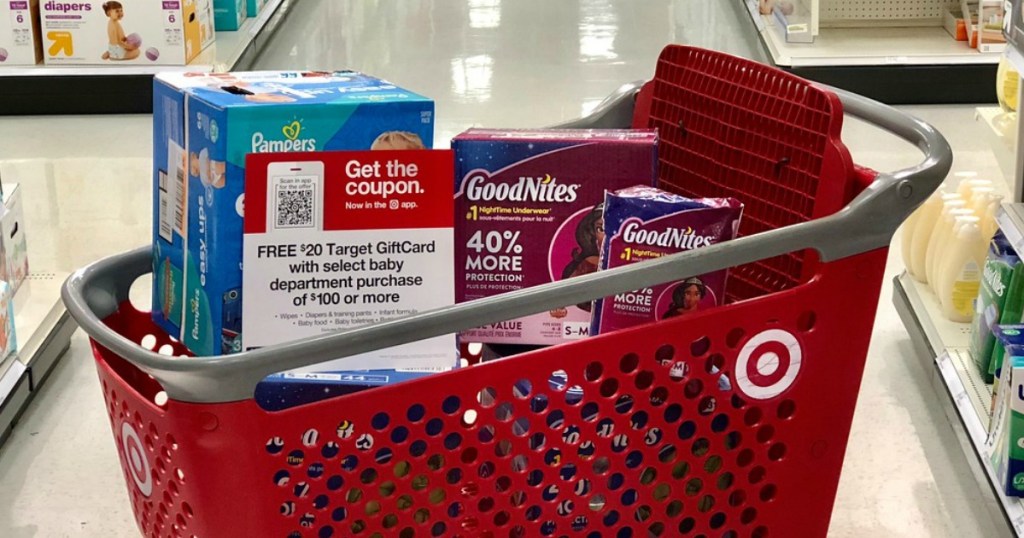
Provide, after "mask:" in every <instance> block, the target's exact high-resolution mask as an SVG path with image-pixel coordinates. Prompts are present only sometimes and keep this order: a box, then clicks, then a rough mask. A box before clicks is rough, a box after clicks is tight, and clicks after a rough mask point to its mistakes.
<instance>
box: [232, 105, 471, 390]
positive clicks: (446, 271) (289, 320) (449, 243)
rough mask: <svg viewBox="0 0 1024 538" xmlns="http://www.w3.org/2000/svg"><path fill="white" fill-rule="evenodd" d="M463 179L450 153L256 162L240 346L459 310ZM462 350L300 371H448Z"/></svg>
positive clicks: (445, 340) (250, 161)
mask: <svg viewBox="0 0 1024 538" xmlns="http://www.w3.org/2000/svg"><path fill="white" fill-rule="evenodd" d="M307 117H308V116H307ZM406 136H410V135H406ZM392 143H395V141H392ZM454 173H455V172H454V169H453V165H452V152H451V151H450V150H408V149H406V150H375V151H341V152H337V151H326V152H317V153H268V154H252V155H249V156H248V158H247V159H246V174H245V206H246V207H245V239H244V247H243V252H244V254H243V258H242V264H243V266H244V267H245V271H244V272H243V274H242V297H243V298H244V299H245V301H244V302H243V303H242V312H241V314H242V348H243V349H245V350H247V351H248V350H250V349H256V348H261V347H266V346H272V345H275V344H281V343H284V342H288V341H293V340H303V339H309V338H314V337H317V336H322V335H324V334H327V333H331V332H336V331H339V330H350V329H355V328H357V327H360V326H364V325H372V324H374V323H379V322H384V321H390V320H392V319H395V318H400V317H404V316H408V315H411V314H417V313H420V312H425V311H428V310H435V309H439V308H444V307H450V306H452V305H453V304H455V269H454V258H455V247H454V231H453V226H454V224H453V220H454V210H453V200H452V194H451V192H452V191H451V181H452V176H453V175H454ZM456 346H457V343H456V341H455V334H454V333H450V334H447V335H442V336H436V337H433V338H429V339H423V340H418V341H416V342H412V343H408V344H403V345H399V346H394V347H388V348H385V349H380V350H377V351H372V352H369V353H363V354H360V355H355V356H351V357H347V358H344V359H338V360H334V361H327V362H322V363H319V364H317V365H315V366H311V367H307V368H303V369H300V370H296V371H293V372H291V373H300V372H324V371H333V370H363V369H374V370H377V369H395V370H400V369H401V370H407V369H410V368H428V369H430V370H431V371H444V370H447V369H450V368H451V367H452V350H453V349H455V348H456Z"/></svg>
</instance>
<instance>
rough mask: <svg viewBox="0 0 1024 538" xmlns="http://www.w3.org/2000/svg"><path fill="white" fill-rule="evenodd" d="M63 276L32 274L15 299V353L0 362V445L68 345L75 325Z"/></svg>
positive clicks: (56, 274)
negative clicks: (63, 296)
mask: <svg viewBox="0 0 1024 538" xmlns="http://www.w3.org/2000/svg"><path fill="white" fill-rule="evenodd" d="M67 277H68V274H66V273H38V272H37V273H32V274H30V275H29V276H28V278H27V279H26V280H25V282H24V283H23V284H22V285H21V287H20V288H19V289H18V292H17V293H16V294H15V296H14V323H15V332H16V336H17V339H18V353H17V355H12V356H10V357H8V358H7V359H6V360H5V361H3V362H2V363H0V443H3V440H4V439H5V438H6V436H7V434H8V433H9V432H10V431H11V429H12V428H13V427H14V424H15V423H16V422H17V420H18V417H19V416H20V415H21V412H22V411H23V410H24V408H25V406H26V405H27V404H28V403H29V401H31V397H32V396H33V395H34V394H35V391H36V390H38V389H39V387H41V386H42V384H43V383H44V382H45V381H46V379H47V377H48V376H49V374H50V371H51V370H52V369H53V367H54V365H56V364H57V361H58V360H59V359H60V357H61V356H62V355H63V354H64V352H65V351H67V349H68V346H69V345H70V344H71V334H72V333H74V331H75V329H76V328H77V325H76V324H75V322H74V321H73V320H72V319H71V317H70V316H69V315H68V313H67V309H66V308H64V303H63V302H62V301H61V299H60V287H61V285H62V284H63V283H64V280H66V279H67Z"/></svg>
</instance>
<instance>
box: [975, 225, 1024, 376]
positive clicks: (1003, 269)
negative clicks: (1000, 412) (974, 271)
mask: <svg viewBox="0 0 1024 538" xmlns="http://www.w3.org/2000/svg"><path fill="white" fill-rule="evenodd" d="M977 301H978V302H977V306H976V308H975V309H974V310H975V312H974V319H973V320H972V321H971V339H970V347H969V350H970V353H971V357H972V358H973V359H974V362H975V364H976V365H977V366H978V371H979V372H981V374H982V377H983V378H984V379H985V382H986V383H991V382H992V381H993V377H994V375H993V374H994V371H993V370H990V366H991V363H992V355H993V353H994V349H995V346H996V337H995V334H994V329H995V327H996V325H999V324H1000V323H1012V322H1019V321H1020V318H1021V314H1022V312H1024V263H1021V260H1020V258H1019V257H1018V256H1017V253H1016V252H1014V251H1013V248H1012V247H1011V246H1010V243H1009V241H1007V240H1006V238H1005V237H1003V236H1002V234H998V235H996V237H994V238H993V239H992V241H991V243H990V244H989V250H988V258H987V259H986V260H985V268H984V271H983V273H982V279H981V292H980V293H979V295H978V299H977Z"/></svg>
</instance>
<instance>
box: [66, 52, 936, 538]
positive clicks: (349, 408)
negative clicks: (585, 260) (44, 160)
mask: <svg viewBox="0 0 1024 538" xmlns="http://www.w3.org/2000/svg"><path fill="white" fill-rule="evenodd" d="M843 108H845V111H846V112H847V113H850V114H852V115H855V116H859V117H860V118H862V119H865V120H867V121H870V122H872V123H874V124H876V125H878V126H880V127H882V128H884V129H887V130H889V131H891V132H893V133H895V134H897V135H899V136H901V137H903V138H905V139H907V140H909V141H911V142H913V143H915V144H917V146H918V147H919V148H920V149H921V150H922V151H923V152H924V153H925V154H926V158H925V160H924V162H923V163H922V164H920V165H918V166H916V167H914V168H911V169H908V170H903V171H900V172H897V173H894V174H879V175H877V177H875V175H874V174H870V175H869V174H868V172H867V171H865V170H861V169H857V168H855V167H854V166H853V164H852V161H851V160H850V157H849V154H848V153H847V152H846V151H845V149H844V148H843V146H842V144H841V143H840V142H839V133H840V130H841V125H842V119H843V112H842V109H843ZM634 110H636V112H635V113H634ZM634 116H636V117H634ZM630 123H634V124H639V125H647V126H655V127H658V128H659V130H660V132H661V136H662V145H661V148H660V154H661V156H660V159H661V183H662V185H663V186H664V187H666V188H669V189H673V190H675V191H677V192H681V193H684V194H691V195H700V196H734V197H736V198H739V199H740V200H742V201H743V202H744V203H745V204H746V213H745V217H744V228H743V230H742V237H740V238H739V239H736V240H734V241H731V242H727V243H723V244H719V245H714V246H711V247H709V248H705V249H701V250H699V251H691V252H687V253H682V254H677V255H672V256H666V257H664V258H661V259H658V260H654V261H649V262H645V263H640V264H636V265H632V266H628V267H623V268H619V269H615V270H610V271H605V272H598V273H594V274H591V275H586V276H582V277H578V278H575V279H570V280H566V281H562V282H558V283H554V284H550V285H545V286H539V287H536V288H530V289H526V290H522V291H519V292H514V293H509V294H506V295H502V296H499V297H493V298H489V299H485V300H479V301H474V302H470V303H465V304H461V305H457V306H454V307H451V308H445V309H441V310H438V311H434V312H429V313H424V314H420V315H416V316H413V317H409V318H404V319H400V320H396V321H392V322H388V323H381V324H377V325H373V326H367V327H363V328H359V329H356V330H352V331H349V332H344V333H339V334H335V335H330V336H324V337H319V338H316V339H311V340H307V341H301V342H295V343H290V344H286V345H281V346H276V347H273V348H264V349H260V350H257V351H252V352H247V353H241V354H238V355H231V356H224V357H218V358H208V359H202V360H188V359H182V358H174V357H168V356H166V355H165V354H160V353H154V352H152V351H149V350H147V349H145V348H143V347H142V346H140V345H139V342H141V341H143V340H144V339H148V340H150V341H152V338H153V337H156V338H157V340H158V341H157V345H158V346H161V347H162V348H163V349H162V350H161V351H164V352H167V353H170V354H171V355H182V354H185V353H186V350H185V349H184V348H183V347H182V346H181V345H180V344H178V343H176V342H174V341H172V340H171V339H169V338H167V337H166V336H164V335H161V334H160V332H159V330H158V329H157V328H156V327H155V326H154V325H153V324H152V323H151V322H150V318H149V315H148V314H147V313H145V312H140V311H138V310H136V309H134V308H133V307H132V306H131V304H130V302H129V301H128V300H127V298H128V289H129V287H130V285H131V283H132V282H133V281H134V280H135V279H136V278H139V277H140V276H143V275H145V274H146V273H148V272H149V271H150V270H151V253H150V250H149V249H145V248H144V249H139V250H137V251H134V252H130V253H127V254H124V255H120V256H115V257H112V258H109V259H106V260H103V261H100V262H98V263H96V264H94V265H91V266H89V267H87V268H85V269H82V270H81V271H79V272H77V273H76V274H75V275H73V276H72V277H71V278H70V279H69V280H68V282H67V283H66V285H65V288H64V300H65V302H66V304H67V306H68V309H69V311H70V312H71V314H72V316H74V318H75V319H76V320H77V321H78V322H79V324H80V325H81V327H82V328H83V329H84V330H85V331H86V332H87V333H88V334H89V336H90V337H91V338H92V340H93V347H94V351H95V357H96V364H97V368H98V370H99V376H100V379H101V382H102V387H103V396H104V398H105V400H106V408H107V411H108V414H109V416H110V421H111V426H112V428H113V433H114V437H115V441H116V445H117V449H118V453H119V455H120V458H121V463H122V466H123V470H124V473H125V478H126V481H127V484H128V490H129V493H130V498H131V502H132V505H133V508H134V513H135V517H136V520H137V522H138V525H139V529H140V530H141V531H142V534H143V535H145V536H150V537H170V536H174V537H178V536H183V537H203V538H210V537H213V538H226V537H236V536H237V537H253V536H260V537H263V536H267V537H275V536H276V537H281V538H284V537H307V536H312V537H321V538H323V537H330V536H339V537H351V536H355V537H362V536H366V537H384V536H397V537H400V538H409V537H440V536H446V537H447V536H486V537H506V536H507V537H531V538H532V537H537V536H585V537H587V538H591V537H618V538H624V537H643V536H666V537H677V536H702V537H712V536H713V537H716V538H718V537H721V538H735V537H739V536H752V537H756V538H764V537H767V536H779V537H785V538H790V537H807V536H824V535H825V534H826V532H827V529H828V524H829V519H830V515H831V511H832V504H833V502H834V499H835V492H836V487H837V484H838V479H839V473H840V469H841V467H842V462H843V457H844V452H845V450H846V444H847V438H848V436H849V431H850V423H851V420H852V417H853V411H854V405H855V402H856V397H857V392H858V388H859V385H860V381H861V375H862V372H863V368H864V361H865V357H866V353H867V347H868V341H869V339H870V334H871V328H872V324H873V320H874V315H875V309H876V306H877V302H878V296H879V292H880V286H881V282H882V274H883V269H884V265H885V260H886V249H887V245H888V244H889V241H890V240H891V237H892V234H893V232H894V230H895V229H896V227H897V226H898V225H899V223H900V222H901V221H902V220H903V218H904V217H905V216H906V215H908V214H909V212H910V211H912V210H913V208H914V207H916V206H917V205H918V204H919V203H920V202H921V201H923V200H924V199H925V197H927V196H928V195H929V194H930V193H931V192H932V191H933V190H934V189H935V188H936V187H937V186H938V184H939V183H940V182H941V181H942V179H943V178H944V177H945V174H946V173H947V172H948V170H949V167H950V163H951V160H952V156H951V153H950V149H949V146H948V145H947V144H946V142H945V140H944V139H943V138H942V137H941V136H940V135H939V134H938V133H937V132H936V131H935V130H934V129H932V128H931V127H929V126H928V125H925V124H923V123H921V122H919V121H917V120H914V119H912V118H910V117H908V116H906V115H904V114H902V113H900V112H897V111H895V110H893V109H891V108H888V107H886V106H883V105H880V104H878V103H874V102H871V101H868V100H866V99H864V98H861V97H857V96H854V95H850V94H847V93H843V92H839V91H830V90H826V89H823V88H820V87H817V86H814V85H812V84H810V83H808V82H806V81H803V80H801V79H799V78H796V77H794V76H792V75H789V74H786V73H783V72H781V71H778V70H775V69H773V68H770V67H766V66H763V65H760V64H756V63H753V62H750V61H747V60H742V59H738V58H734V57H731V56H726V55H723V54H719V53H715V52H710V51H704V50H699V49H694V48H688V47H681V46H672V47H669V48H667V49H666V50H665V51H664V53H663V54H662V56H661V57H660V59H659V61H658V67H657V75H656V77H655V79H654V80H653V82H651V83H648V84H646V85H643V88H642V89H641V88H640V85H632V86H629V87H626V88H623V89H622V90H620V91H619V92H617V93H616V94H615V95H613V96H612V97H610V98H609V99H608V100H607V101H606V102H604V103H602V104H601V105H600V106H599V107H598V108H597V110H595V112H594V113H593V114H591V115H590V116H589V117H588V118H585V119H584V120H581V121H579V122H574V123H573V124H570V125H568V126H570V127H582V126H628V125H629V124H630ZM869 180H870V181H869ZM723 267H735V268H734V269H733V271H732V276H731V278H730V281H731V283H730V288H729V298H730V301H731V304H729V305H727V306H724V307H720V308H717V309H713V310H710V311H706V312H703V313H699V314H696V315H692V316H689V317H686V318H675V319H672V320H666V321H663V322H659V323H655V324H650V325H646V326H642V327H638V328H635V329H631V330H626V331H621V332H616V333H612V334H607V335H602V336H599V337H594V338H590V339H587V340H582V341H579V342H576V343H572V344H566V345H560V346H556V347H552V348H548V349H543V350H540V351H535V352H531V353H526V354H522V355H518V356H515V357H511V358H507V359H503V360H497V361H493V362H488V363H485V364H482V365H479V366H473V367H469V368H463V369H460V370H456V371H453V372H450V373H446V374H440V375H436V376H431V377H427V378H424V379H422V380H418V381H414V382H409V383H403V384H399V385H394V386H388V387H383V388H379V389H374V390H369V391H365V392H360V393H356V394H351V395H347V396H343V397H339V398H335V399H330V400H324V401H320V402H316V403H312V404H308V405H303V406H300V407H295V408H291V409H287V410H284V411H279V412H268V411H265V410H263V409H261V408H260V407H259V406H258V405H257V404H256V403H255V402H254V401H253V390H254V387H255V386H256V384H257V383H258V382H259V381H260V380H261V379H263V378H264V377H265V376H267V375H269V374H272V373H275V372H279V371H283V370H288V369H292V368H297V367H301V366H307V365H311V364H315V363H317V362H320V361H323V360H327V359H335V358H338V357H339V356H348V355H355V354H358V353H362V352H366V351H369V350H373V349H379V348H383V347H388V346H392V345H396V344H400V343H407V342H413V341H417V340H420V339H424V338H428V337H431V336H435V335H440V334H446V333H451V332H453V331H458V330H462V329H467V328H470V327H475V326H479V325H481V324H486V323H492V322H497V321H501V320H506V319H511V318H515V317H519V316H522V315H526V314H529V313H533V312H539V311H545V310H549V309H551V308H555V307H559V306H561V305H566V304H576V303H579V302H582V301H587V300H591V299H594V298H597V297H602V296H608V295H612V294H615V293H622V292H626V291H629V290H634V289H638V288H643V287H645V286H649V285H653V284H656V283H661V282H668V281H672V280H678V279H680V278H683V277H686V276H689V275H692V274H703V273H707V272H710V271H713V270H717V269H719V268H723ZM147 336H148V337H149V338H146V337H147Z"/></svg>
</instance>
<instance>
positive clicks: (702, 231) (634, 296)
mask: <svg viewBox="0 0 1024 538" xmlns="http://www.w3.org/2000/svg"><path fill="white" fill-rule="evenodd" d="M742 213H743V204H741V203H740V202H739V201H737V200H734V199H732V198H725V199H720V198H702V199H696V200H692V199H689V198H685V197H683V196H678V195H675V194H671V193H668V192H665V191H662V190H660V189H656V188H654V187H632V188H627V189H621V190H618V191H615V192H609V193H606V194H605V197H604V230H605V240H604V244H603V246H602V248H601V261H600V269H611V268H615V267H621V266H623V265H629V264H633V263H637V262H641V261H645V260H651V259H656V258H660V257H661V256H665V255H667V254H674V253H677V252H683V251H687V250H694V249H699V248H702V247H707V246H711V245H714V244H716V243H721V242H722V241H728V240H729V239H733V238H735V237H736V232H737V231H738V230H739V224H740V215H741V214H742ZM726 276H727V270H725V269H723V270H721V271H715V272H714V273H708V274H703V275H691V276H690V277H689V278H686V279H683V280H680V281H678V282H670V283H666V284H662V285H660V286H654V287H651V288H645V289H641V290H635V291H632V292H628V293H622V294H619V295H615V296H613V297H607V298H604V299H599V300H597V301H595V302H594V313H593V322H592V324H591V329H590V333H591V334H602V333H607V332H611V331H615V330H619V329H624V328H627V327H633V326H636V325H640V324H643V323H648V322H652V321H657V320H661V319H666V318H672V317H677V316H683V315H687V314H690V313H694V312H697V311H701V310H704V309H707V308H713V307H715V306H718V305H721V304H723V301H724V293H725V279H726Z"/></svg>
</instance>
